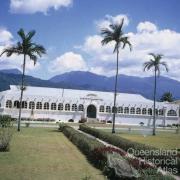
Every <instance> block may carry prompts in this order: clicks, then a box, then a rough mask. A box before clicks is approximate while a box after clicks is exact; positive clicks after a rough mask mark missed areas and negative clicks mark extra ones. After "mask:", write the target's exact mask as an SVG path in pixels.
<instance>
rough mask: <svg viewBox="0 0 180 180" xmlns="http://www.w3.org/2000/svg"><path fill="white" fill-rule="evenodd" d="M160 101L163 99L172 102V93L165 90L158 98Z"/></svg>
mask: <svg viewBox="0 0 180 180" xmlns="http://www.w3.org/2000/svg"><path fill="white" fill-rule="evenodd" d="M160 100H161V101H162V102H163V101H167V102H173V101H174V98H173V95H172V93H171V92H165V93H164V94H163V95H162V97H161V99H160Z"/></svg>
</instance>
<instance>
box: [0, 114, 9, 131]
mask: <svg viewBox="0 0 180 180" xmlns="http://www.w3.org/2000/svg"><path fill="white" fill-rule="evenodd" d="M11 124H12V120H11V116H8V115H0V128H4V127H10V126H11Z"/></svg>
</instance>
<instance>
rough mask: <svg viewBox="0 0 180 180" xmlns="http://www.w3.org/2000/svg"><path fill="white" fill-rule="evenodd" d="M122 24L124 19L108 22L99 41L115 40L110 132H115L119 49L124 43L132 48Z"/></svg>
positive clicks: (104, 43)
mask: <svg viewBox="0 0 180 180" xmlns="http://www.w3.org/2000/svg"><path fill="white" fill-rule="evenodd" d="M123 24H124V19H122V22H121V23H120V24H110V25H109V28H104V29H102V30H101V35H102V36H103V40H102V41H101V43H102V45H106V44H108V43H110V42H115V46H114V51H113V53H116V55H117V57H116V76H115V88H114V107H113V127H112V133H115V118H116V112H117V107H116V96H117V80H118V71H119V49H120V48H122V49H124V48H125V47H126V45H128V46H129V48H130V50H131V49H132V45H131V43H130V42H129V37H128V36H125V35H124V33H123V31H122V28H123Z"/></svg>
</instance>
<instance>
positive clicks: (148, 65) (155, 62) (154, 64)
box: [143, 53, 168, 136]
mask: <svg viewBox="0 0 180 180" xmlns="http://www.w3.org/2000/svg"><path fill="white" fill-rule="evenodd" d="M149 55H150V56H152V59H150V60H149V61H148V62H145V63H144V65H143V66H144V71H146V70H150V69H153V70H154V110H153V135H154V136H155V135H156V85H157V76H158V77H159V76H160V72H161V70H160V66H163V67H164V68H165V70H166V71H168V66H167V64H166V62H163V61H161V59H162V57H163V55H161V54H154V53H150V54H149Z"/></svg>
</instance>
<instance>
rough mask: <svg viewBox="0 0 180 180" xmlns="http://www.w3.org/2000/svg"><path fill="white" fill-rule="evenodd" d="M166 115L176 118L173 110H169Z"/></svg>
mask: <svg viewBox="0 0 180 180" xmlns="http://www.w3.org/2000/svg"><path fill="white" fill-rule="evenodd" d="M167 115H168V116H177V113H176V111H175V110H173V109H171V110H169V111H168V113H167Z"/></svg>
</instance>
